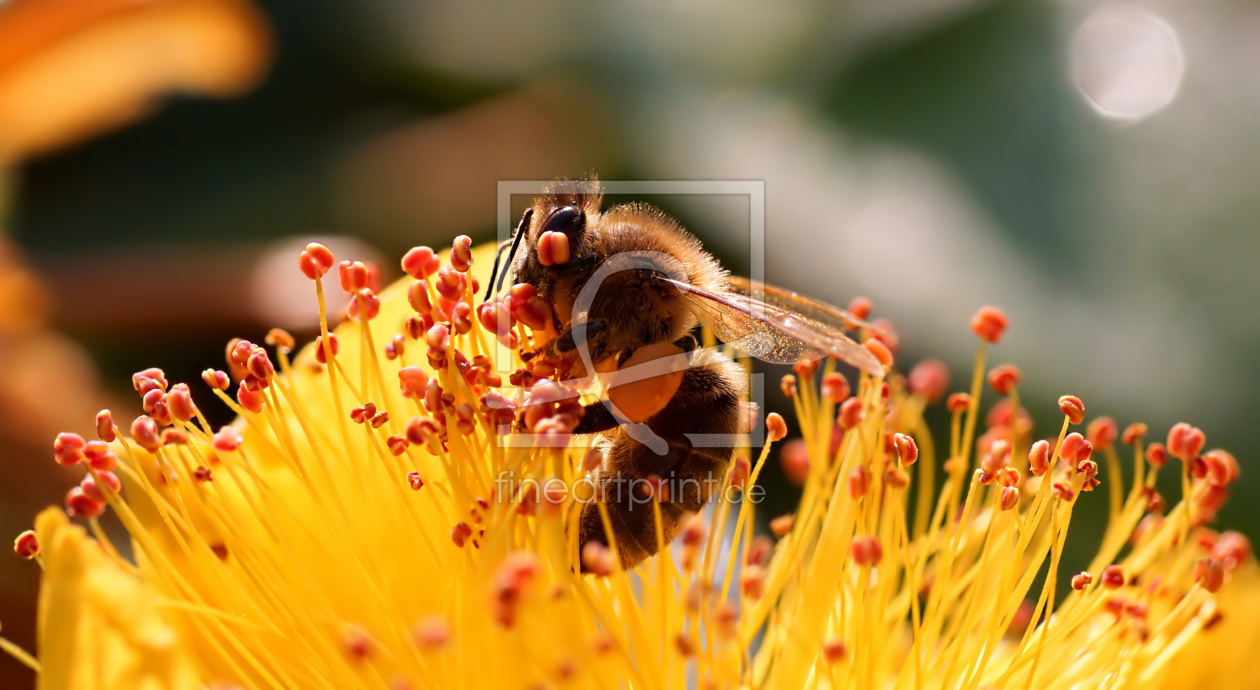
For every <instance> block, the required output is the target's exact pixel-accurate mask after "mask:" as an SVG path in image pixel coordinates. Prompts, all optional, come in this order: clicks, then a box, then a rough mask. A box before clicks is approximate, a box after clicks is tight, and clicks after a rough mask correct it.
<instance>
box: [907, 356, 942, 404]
mask: <svg viewBox="0 0 1260 690" xmlns="http://www.w3.org/2000/svg"><path fill="white" fill-rule="evenodd" d="M906 387H907V388H908V389H909V390H910V392H911V393H913V394H915V395H917V396H919V397H921V398H923V399H924V400H926V401H927V404H929V405H935V404H936V403H937V402H939V401H940V400H941V398H943V397H944V396H945V391H946V389H948V388H949V367H947V366H945V363H944V362H942V361H941V360H939V359H932V358H928V359H925V360H922V361H921V362H919V363H918V364H916V365H914V368H913V369H911V370H910V376H909V377H907V379H906Z"/></svg>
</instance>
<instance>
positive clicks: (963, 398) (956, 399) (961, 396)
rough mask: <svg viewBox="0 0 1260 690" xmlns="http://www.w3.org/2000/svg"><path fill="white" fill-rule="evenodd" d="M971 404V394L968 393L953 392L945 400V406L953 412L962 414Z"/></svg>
mask: <svg viewBox="0 0 1260 690" xmlns="http://www.w3.org/2000/svg"><path fill="white" fill-rule="evenodd" d="M970 405H971V396H970V395H969V394H967V393H951V394H950V396H949V399H948V400H946V401H945V407H946V408H948V409H949V411H950V412H951V413H953V414H962V413H963V412H964V411H965V410H966V409H967V408H968V407H969V406H970Z"/></svg>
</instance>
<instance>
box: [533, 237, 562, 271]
mask: <svg viewBox="0 0 1260 690" xmlns="http://www.w3.org/2000/svg"><path fill="white" fill-rule="evenodd" d="M535 251H536V253H537V255H538V263H540V264H542V265H543V266H560V265H563V264H567V263H569V258H570V252H569V236H568V235H566V234H564V233H563V232H551V231H548V232H544V233H543V234H542V235H539V237H538V242H537V243H536V245H535Z"/></svg>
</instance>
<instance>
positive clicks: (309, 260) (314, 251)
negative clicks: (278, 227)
mask: <svg viewBox="0 0 1260 690" xmlns="http://www.w3.org/2000/svg"><path fill="white" fill-rule="evenodd" d="M336 261H337V260H336V258H334V257H333V253H332V250H331V249H329V248H328V247H325V246H324V245H322V244H320V243H319V242H311V243H310V244H308V245H306V249H304V250H303V251H302V254H301V255H300V256H299V257H298V267H299V268H301V269H302V273H303V275H305V276H306V277H307V278H310V279H311V280H319V279H320V278H323V277H324V274H326V273H328V272H329V271H330V270H332V267H333V264H334V263H336Z"/></svg>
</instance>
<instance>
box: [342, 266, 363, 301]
mask: <svg viewBox="0 0 1260 690" xmlns="http://www.w3.org/2000/svg"><path fill="white" fill-rule="evenodd" d="M337 277H338V278H339V279H340V281H341V289H342V290H344V291H345V292H347V293H350V294H353V293H355V292H357V291H359V290H362V289H363V288H365V287H367V283H368V269H367V264H365V263H363V262H362V261H342V262H341V263H340V264H338V265H337Z"/></svg>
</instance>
